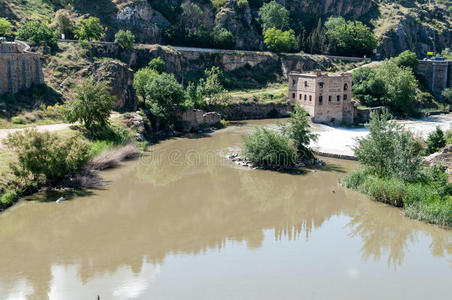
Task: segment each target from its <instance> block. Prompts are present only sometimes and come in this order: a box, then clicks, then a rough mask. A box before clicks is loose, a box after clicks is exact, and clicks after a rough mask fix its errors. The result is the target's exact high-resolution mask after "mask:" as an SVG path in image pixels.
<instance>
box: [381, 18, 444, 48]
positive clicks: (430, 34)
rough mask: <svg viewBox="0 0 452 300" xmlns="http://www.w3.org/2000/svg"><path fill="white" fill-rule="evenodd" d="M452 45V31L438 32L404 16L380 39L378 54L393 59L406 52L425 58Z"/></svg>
mask: <svg viewBox="0 0 452 300" xmlns="http://www.w3.org/2000/svg"><path fill="white" fill-rule="evenodd" d="M451 45H452V35H451V29H450V28H448V29H447V28H446V29H444V30H442V31H436V30H434V29H433V28H432V27H428V26H425V25H423V24H421V23H419V22H418V20H416V19H415V18H413V17H412V16H409V15H408V16H402V17H401V18H400V19H399V20H398V21H397V23H396V24H395V25H394V26H390V27H388V28H387V30H386V31H384V32H383V34H382V35H381V37H380V40H379V46H378V49H377V50H378V53H380V55H381V56H382V57H392V56H396V55H398V54H399V53H401V52H403V51H405V50H407V49H408V50H411V51H414V52H416V54H417V55H418V56H419V57H425V56H426V53H427V52H428V51H435V52H437V51H441V50H442V49H444V48H446V47H450V46H451Z"/></svg>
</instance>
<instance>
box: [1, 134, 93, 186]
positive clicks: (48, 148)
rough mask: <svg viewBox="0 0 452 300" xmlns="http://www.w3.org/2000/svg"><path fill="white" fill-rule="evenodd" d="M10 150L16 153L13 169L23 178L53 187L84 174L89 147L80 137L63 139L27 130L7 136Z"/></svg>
mask: <svg viewBox="0 0 452 300" xmlns="http://www.w3.org/2000/svg"><path fill="white" fill-rule="evenodd" d="M6 144H7V146H8V147H9V148H10V149H12V150H14V152H15V153H17V162H15V163H14V164H12V165H11V168H12V170H13V171H14V173H15V175H16V176H18V177H20V178H27V180H29V179H30V175H31V176H32V177H33V178H34V179H41V180H43V181H44V182H50V183H54V182H57V181H58V180H60V179H63V178H64V177H66V176H68V175H72V174H74V173H76V172H77V171H79V170H81V169H82V168H83V167H84V166H85V165H86V164H87V163H88V161H89V159H90V155H89V150H90V147H89V145H87V143H85V142H83V141H81V140H80V139H79V138H77V137H72V138H69V139H61V138H59V137H58V136H57V135H55V134H51V133H49V132H43V133H40V132H38V131H37V130H36V129H31V130H29V129H26V130H25V131H23V132H17V133H15V134H11V135H9V136H8V139H7V142H6Z"/></svg>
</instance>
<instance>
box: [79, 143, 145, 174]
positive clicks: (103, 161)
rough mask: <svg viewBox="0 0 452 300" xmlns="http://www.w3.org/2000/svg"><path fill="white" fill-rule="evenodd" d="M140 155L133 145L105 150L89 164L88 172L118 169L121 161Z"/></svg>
mask: <svg viewBox="0 0 452 300" xmlns="http://www.w3.org/2000/svg"><path fill="white" fill-rule="evenodd" d="M139 155H140V150H139V149H138V148H137V146H135V145H134V144H127V145H125V146H122V147H119V148H115V149H112V150H107V151H104V152H102V153H100V154H99V155H98V156H96V157H95V158H94V159H93V160H92V161H91V162H90V163H89V164H88V167H87V168H88V169H89V170H105V169H110V168H115V167H118V166H119V165H120V163H121V161H123V160H127V159H132V158H136V157H138V156H139Z"/></svg>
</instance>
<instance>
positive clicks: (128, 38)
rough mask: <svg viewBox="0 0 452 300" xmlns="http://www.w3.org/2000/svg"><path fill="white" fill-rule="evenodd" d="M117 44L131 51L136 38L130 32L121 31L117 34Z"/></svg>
mask: <svg viewBox="0 0 452 300" xmlns="http://www.w3.org/2000/svg"><path fill="white" fill-rule="evenodd" d="M115 43H116V44H118V45H119V47H121V48H122V49H129V48H132V47H133V44H134V43H135V36H134V35H133V33H132V32H131V31H130V30H125V31H124V30H122V29H120V30H119V31H118V32H117V33H116V34H115Z"/></svg>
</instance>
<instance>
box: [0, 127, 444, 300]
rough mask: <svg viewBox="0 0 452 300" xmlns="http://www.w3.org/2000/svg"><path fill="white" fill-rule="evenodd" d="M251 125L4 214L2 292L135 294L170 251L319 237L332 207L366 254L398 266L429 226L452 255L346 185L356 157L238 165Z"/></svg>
mask: <svg viewBox="0 0 452 300" xmlns="http://www.w3.org/2000/svg"><path fill="white" fill-rule="evenodd" d="M245 130H246V128H229V129H227V130H225V131H220V132H217V133H214V134H212V137H210V138H204V139H202V140H196V139H183V138H182V139H174V140H169V141H166V142H163V143H161V144H159V145H157V146H156V147H154V149H153V153H150V154H149V155H148V156H146V157H144V158H143V159H142V160H141V161H138V162H131V163H128V164H126V165H125V166H124V167H123V168H121V169H118V170H112V171H109V172H107V173H105V177H106V179H107V180H109V181H111V184H110V186H108V188H107V189H105V190H95V191H93V195H91V196H87V197H82V198H78V199H75V200H73V201H69V202H66V203H64V204H63V205H56V204H55V203H36V202H30V203H25V204H23V205H21V206H18V207H15V208H13V209H11V210H10V211H7V212H6V213H5V214H3V215H1V216H0V245H1V249H2V255H1V256H0V266H1V269H0V295H16V294H15V293H17V291H18V290H20V291H21V293H22V294H23V296H26V295H33V297H35V298H36V299H43V298H46V297H47V296H49V297H50V298H51V299H61V298H64V299H69V297H62V296H61V295H62V294H64V293H65V292H67V291H68V290H74V291H77V290H80V293H82V291H81V289H80V288H77V287H81V286H83V292H85V291H87V292H86V293H89V294H86V295H82V294H80V295H81V297H78V299H85V298H92V297H93V293H94V292H95V291H97V290H101V289H103V288H104V286H105V285H108V286H109V287H111V289H114V293H116V294H114V295H116V296H117V297H119V298H128V297H133V296H134V295H138V294H140V291H142V290H143V289H148V288H149V285H150V284H152V278H155V277H156V276H157V274H159V272H160V271H159V270H160V266H161V265H164V263H165V258H166V257H168V256H169V255H173V254H177V255H179V254H184V255H193V256H198V255H200V254H203V253H206V252H207V251H209V250H212V249H217V250H219V251H222V249H224V248H225V247H232V246H230V245H229V244H228V242H230V241H235V242H238V243H241V242H245V243H246V246H247V247H248V249H261V248H265V246H264V243H265V234H264V232H266V231H268V230H272V231H274V240H276V241H278V240H300V239H301V240H304V241H307V243H310V238H311V235H312V234H313V233H314V232H316V230H320V229H321V228H322V227H323V226H324V225H325V224H326V223H328V222H329V221H330V220H331V219H333V218H340V219H344V220H345V221H346V223H347V225H346V226H345V227H344V228H340V229H338V230H339V234H340V236H330V237H328V238H331V239H338V238H339V239H342V240H347V239H348V238H359V240H360V245H361V250H360V251H361V258H362V260H364V261H368V260H372V261H376V262H378V261H385V262H386V264H387V267H389V268H392V269H396V268H397V266H400V265H402V264H403V263H404V258H405V254H406V253H407V251H408V250H410V248H413V247H416V245H417V239H418V237H419V236H426V237H427V238H428V239H430V240H431V245H430V249H429V256H435V257H446V259H448V260H449V262H451V257H452V233H451V232H450V231H446V230H443V229H440V228H437V227H434V226H431V225H427V224H423V223H420V222H416V221H412V220H409V219H407V218H405V217H403V216H401V211H400V210H398V209H395V208H392V207H387V206H384V205H382V204H379V203H375V202H372V201H369V200H368V199H367V198H366V197H364V196H362V195H360V194H358V193H354V192H350V191H346V190H344V189H342V188H341V187H340V186H339V185H338V178H339V177H341V176H343V175H344V172H346V171H347V170H349V169H351V168H354V167H355V166H356V164H355V163H351V162H345V161H337V160H330V165H331V166H332V167H331V168H330V169H325V170H314V171H309V172H308V173H306V174H305V175H292V174H281V173H275V172H269V171H255V170H249V169H241V168H238V167H236V166H235V165H233V164H232V163H230V162H229V161H227V160H226V159H224V158H223V156H222V155H220V154H221V153H223V152H227V149H228V148H229V147H235V146H238V145H239V143H240V136H241V135H242V134H243V132H244V131H245ZM165 153H167V154H168V153H169V154H170V155H166V154H165ZM174 153H176V154H174ZM193 153H194V154H193ZM187 154H189V155H190V156H191V157H192V158H191V160H190V161H189V163H187V160H185V159H184V157H185V156H186V155H187ZM157 157H158V159H157ZM322 242H323V243H325V242H327V241H322ZM313 243H314V242H313ZM226 245H228V246H226ZM338 247H341V246H340V245H338ZM343 250H346V249H343ZM350 255H352V254H350ZM427 258H428V257H427ZM427 258H426V259H427ZM312 259H313V260H316V259H317V258H316V257H312ZM343 259H347V257H344V258H343ZM243 263H244V264H246V262H243ZM353 270H354V269H353V268H351V269H350V270H349V271H350V272H349V273H350V274H351V275H353V274H356V272H355V271H353ZM107 275H108V276H107ZM289 275H290V273H288V276H289ZM106 276H107V278H108V279H105V278H106ZM68 278H69V279H68ZM62 280H64V281H62ZM19 296H20V295H19ZM16 298H20V297H16Z"/></svg>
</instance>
